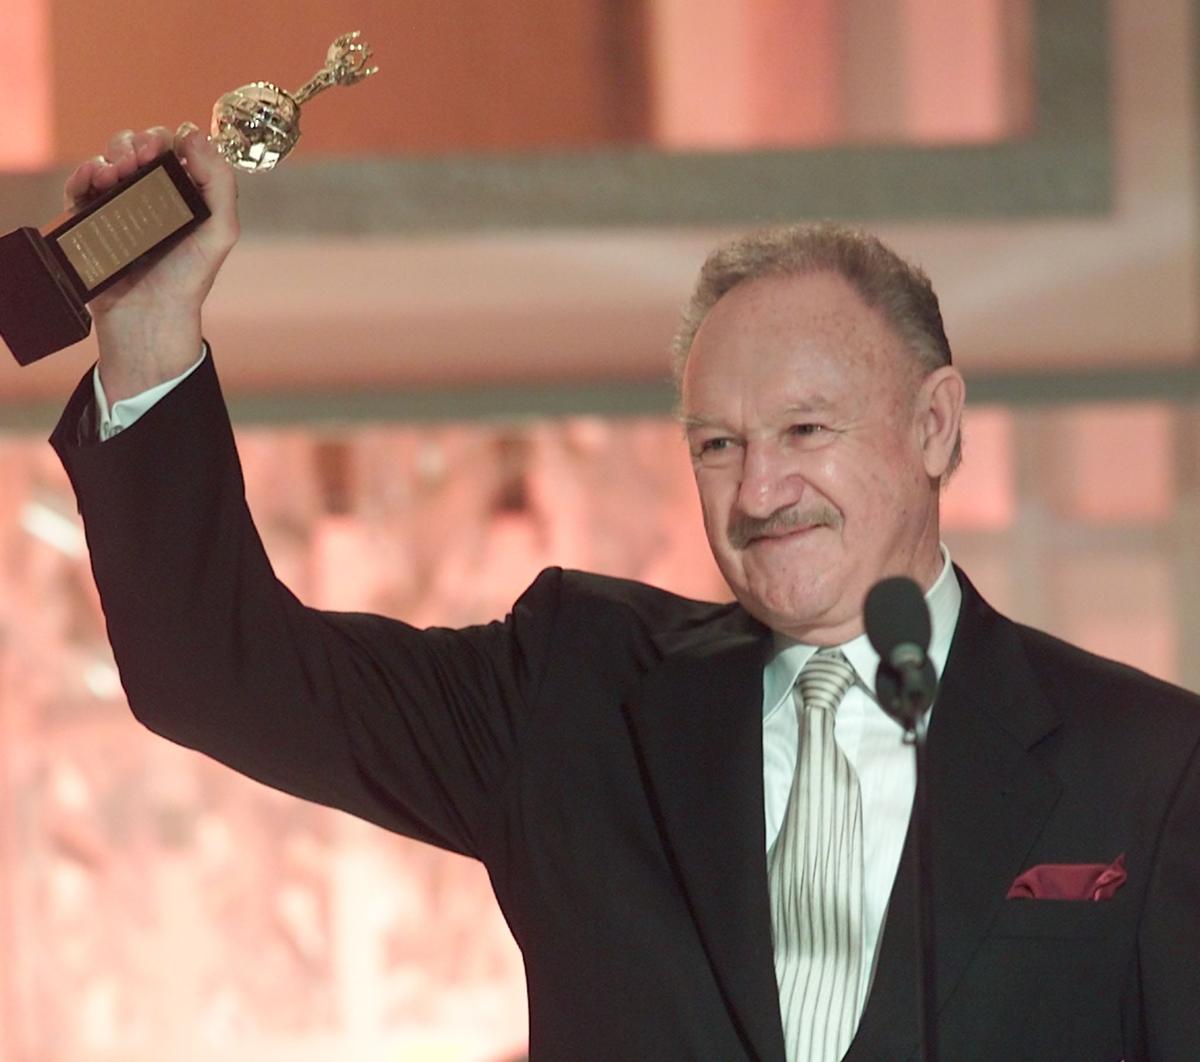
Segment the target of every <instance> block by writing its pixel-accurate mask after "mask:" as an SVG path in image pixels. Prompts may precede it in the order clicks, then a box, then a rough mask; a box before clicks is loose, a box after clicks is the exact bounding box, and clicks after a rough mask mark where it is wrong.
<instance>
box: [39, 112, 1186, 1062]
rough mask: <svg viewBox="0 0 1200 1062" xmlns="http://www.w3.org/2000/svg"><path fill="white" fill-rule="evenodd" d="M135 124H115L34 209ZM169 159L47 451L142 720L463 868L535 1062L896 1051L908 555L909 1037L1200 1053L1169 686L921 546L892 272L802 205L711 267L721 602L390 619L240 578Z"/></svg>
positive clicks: (927, 448)
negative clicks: (917, 638)
mask: <svg viewBox="0 0 1200 1062" xmlns="http://www.w3.org/2000/svg"><path fill="white" fill-rule="evenodd" d="M170 142H171V141H170V137H169V135H168V134H167V133H166V131H165V130H151V131H148V132H146V133H144V134H140V135H139V136H137V137H133V136H132V134H123V135H120V136H118V137H117V138H114V141H113V142H112V143H111V144H110V146H109V150H108V153H107V158H105V159H97V160H92V161H90V162H88V163H85V164H84V165H83V166H81V167H80V168H79V169H78V170H77V171H76V172H75V173H74V174H73V175H72V177H71V178H70V179H69V181H68V185H67V192H68V196H69V198H70V199H72V200H74V201H78V200H80V199H84V198H86V197H87V196H89V195H91V194H94V193H95V192H96V191H100V190H103V189H104V188H106V187H111V185H112V184H113V183H114V182H115V181H116V180H118V179H119V178H120V177H121V176H123V175H125V174H126V173H128V172H131V171H132V169H133V168H134V167H135V166H136V165H137V164H138V163H139V162H142V161H146V160H147V159H148V158H150V157H153V155H154V154H156V153H157V152H158V151H160V150H163V149H164V148H166V147H167V146H169V144H170ZM177 148H178V150H179V151H180V153H181V155H182V157H183V158H184V160H185V162H186V164H187V166H188V168H189V171H190V173H191V175H192V177H193V178H194V179H195V180H196V181H197V183H198V185H199V186H200V187H201V189H202V190H203V192H204V194H205V196H206V198H207V199H208V201H209V204H210V207H211V208H212V212H213V217H212V219H211V221H209V222H207V223H206V224H205V225H204V226H202V227H201V228H200V229H199V230H197V232H196V233H195V234H194V235H193V236H192V237H190V238H189V240H188V241H187V242H185V243H184V244H182V245H180V247H179V248H177V249H175V250H173V251H172V252H171V253H170V254H169V255H168V256H167V257H166V258H164V259H163V260H162V261H161V262H159V263H157V264H156V265H155V266H153V267H152V268H151V269H150V270H149V271H148V272H146V273H145V274H144V275H143V276H141V277H139V278H137V279H136V280H132V281H130V282H128V283H126V284H125V285H124V286H123V287H122V289H121V290H117V289H113V291H112V292H111V293H108V294H106V296H105V297H104V299H103V300H102V301H101V303H100V305H98V306H97V307H96V308H97V323H98V334H99V338H100V345H101V346H100V349H101V353H100V362H99V370H98V376H97V377H96V378H94V379H93V378H92V377H90V376H89V378H88V379H86V380H85V381H84V383H83V384H82V385H81V387H80V389H79V390H78V391H77V392H76V394H75V396H74V397H73V399H72V401H71V404H70V406H69V407H68V409H67V411H66V413H65V414H64V417H63V420H62V421H61V422H60V425H59V427H58V429H57V430H56V432H55V436H54V443H55V446H56V447H57V449H58V451H59V453H60V454H61V456H62V458H63V460H64V463H65V465H66V467H67V469H68V471H69V473H70V475H71V478H72V481H73V483H74V485H75V488H76V491H77V493H78V495H79V499H80V507H81V511H82V512H83V515H84V521H85V525H86V528H87V532H88V539H89V542H90V544H91V550H92V563H93V568H94V571H95V574H96V579H97V583H98V585H99V587H100V591H101V594H102V597H103V600H104V606H105V611H106V615H107V618H108V622H109V630H110V635H111V639H112V643H113V648H114V651H115V653H116V657H117V661H118V663H119V665H120V668H121V675H122V679H123V681H124V683H125V686H126V690H127V692H128V694H129V701H130V705H131V707H132V709H133V711H134V713H135V714H136V715H137V716H138V718H140V719H141V720H143V721H144V722H145V723H146V724H147V725H148V726H150V727H152V728H154V729H155V730H157V731H159V732H161V733H163V734H165V735H167V736H169V737H170V738H172V739H173V740H176V741H179V742H181V743H183V744H186V745H189V746H193V747H195V748H199V749H202V750H204V751H205V752H207V753H208V754H210V755H212V756H214V757H216V758H218V759H220V760H222V761H224V762H226V763H228V764H230V765H231V766H233V767H235V768H236V769H238V770H241V771H244V772H245V773H247V774H249V775H251V776H252V777H255V778H258V779H260V780H262V781H264V782H266V783H268V784H270V785H274V786H277V787H279V788H281V789H284V790H286V791H289V792H292V793H295V794H297V795H300V796H303V797H306V798H308V799H311V800H316V801H320V802H322V803H326V804H330V805H332V806H336V807H340V808H343V809H345V810H347V811H349V812H351V813H353V814H357V815H360V816H362V817H364V818H366V819H369V820H371V821H373V822H376V823H378V824H380V825H382V826H384V827H386V828H388V829H393V830H396V831H398V832H401V833H405V834H407V835H410V836H413V837H417V838H420V839H423V840H426V841H429V842H432V843H435V844H439V845H442V846H444V847H446V848H449V849H451V850H454V851H458V852H463V853H467V854H470V855H472V856H475V857H476V858H479V859H480V860H482V861H483V862H484V864H485V865H486V866H487V868H488V871H489V873H490V875H491V880H492V882H493V885H494V887H495V891H496V895H497V898H498V900H499V902H500V905H501V908H502V909H503V911H504V913H505V916H506V917H507V919H508V921H509V924H510V925H511V927H512V929H513V933H514V935H515V936H516V938H517V941H518V943H519V944H520V946H521V948H522V950H523V953H524V957H525V962H526V971H527V978H528V984H529V1001H530V1030H531V1032H530V1037H531V1045H530V1046H531V1057H532V1058H534V1059H541V1060H570V1062H580V1060H591V1059H596V1060H606V1062H608V1060H614V1059H622V1060H624V1059H629V1060H640V1059H647V1060H655V1062H658V1060H664V1062H665V1060H673V1059H704V1060H719V1062H725V1060H735V1059H763V1060H771V1062H782V1060H784V1059H795V1060H800V1059H803V1060H808V1059H813V1060H816V1059H821V1060H824V1059H836V1058H839V1057H842V1056H843V1055H844V1057H845V1058H846V1059H850V1060H858V1062H864V1060H881V1062H893V1060H897V1059H906V1058H912V1057H915V1054H916V1051H917V1018H916V993H915V977H916V969H915V957H914V955H915V946H914V939H913V937H914V934H913V926H912V911H913V906H914V902H915V896H914V891H913V890H914V873H913V866H912V863H913V859H912V853H911V849H910V847H909V845H908V844H907V842H906V831H907V822H908V818H909V812H910V808H911V804H912V796H913V775H912V765H911V761H910V757H909V753H908V751H907V750H906V749H905V748H904V747H903V746H902V745H901V743H900V733H899V730H898V728H896V727H895V726H894V724H892V723H891V722H890V721H889V720H888V719H887V718H886V717H885V716H884V715H883V713H882V711H881V710H880V709H879V707H878V705H877V704H875V702H874V699H873V697H872V695H871V693H870V684H871V680H872V678H873V676H874V669H875V665H876V664H877V663H878V658H877V657H875V655H874V654H873V652H872V650H871V648H870V646H869V645H868V644H867V642H866V639H865V637H864V636H863V634H862V615H861V614H862V604H863V598H864V596H865V594H866V592H867V590H868V589H869V587H870V586H871V585H872V584H873V583H874V582H875V581H876V580H878V579H880V578H882V577H884V576H889V575H897V574H899V575H907V576H910V577H911V578H913V579H915V580H916V581H917V582H918V583H919V584H920V586H921V587H922V589H923V590H925V592H926V597H927V600H928V602H929V605H930V609H931V614H932V616H933V625H934V637H933V644H932V646H931V656H932V657H933V659H934V661H935V663H936V664H937V665H938V668H939V670H940V671H941V672H942V685H941V689H940V693H939V696H938V699H937V702H936V703H935V705H934V707H933V709H932V717H931V727H930V757H931V762H932V778H931V781H930V786H931V793H932V802H933V810H934V820H935V821H934V831H935V842H934V849H935V850H934V853H933V856H934V867H935V871H936V874H937V894H936V899H937V931H938V988H939V993H938V1003H939V1017H940V1022H941V1048H942V1057H943V1058H944V1059H952V1060H959V1059H968V1060H992V1059H995V1060H1001V1059H1005V1060H1008V1059H1012V1058H1021V1059H1027V1060H1028V1059H1044V1060H1046V1062H1062V1060H1064V1059H1072V1060H1073V1059H1080V1060H1083V1059H1088V1060H1092V1059H1095V1060H1105V1062H1107V1060H1112V1062H1116V1060H1117V1059H1120V1058H1125V1059H1127V1060H1134V1059H1153V1060H1155V1062H1175V1060H1179V1062H1183V1060H1185V1059H1186V1060H1189V1062H1194V1060H1195V1059H1196V1058H1200V1008H1198V1007H1197V1006H1196V1003H1197V1001H1200V845H1198V844H1197V840H1198V837H1197V830H1198V825H1197V824H1200V751H1198V750H1200V711H1197V708H1198V707H1200V704H1198V702H1197V698H1195V697H1194V696H1192V695H1190V694H1187V693H1185V692H1184V691H1182V690H1179V689H1176V688H1173V687H1170V686H1167V685H1166V684H1164V683H1160V682H1157V681H1155V680H1153V679H1150V678H1149V677H1147V676H1145V675H1141V674H1139V673H1137V672H1134V671H1133V670H1131V669H1129V668H1125V667H1122V666H1120V665H1117V664H1114V663H1111V662H1108V661H1103V660H1100V659H1098V658H1096V657H1093V656H1090V655H1088V654H1086V653H1083V652H1082V651H1080V650H1077V649H1074V648H1072V647H1070V646H1067V645H1065V644H1064V643H1061V642H1058V641H1057V640H1055V639H1053V638H1050V637H1049V636H1047V635H1044V634H1041V633H1038V632H1036V631H1032V630H1029V629H1027V628H1024V627H1020V626H1018V625H1015V624H1013V623H1011V622H1010V621H1008V620H1006V619H1004V618H1003V617H1001V616H999V615H997V614H996V613H995V612H994V611H992V610H991V609H990V608H989V607H988V606H987V605H986V604H985V603H984V602H983V601H982V600H981V599H980V598H979V595H978V594H977V593H976V592H975V591H974V589H973V588H972V587H971V585H970V583H969V582H968V581H967V579H966V577H965V576H964V575H963V574H962V573H961V572H958V571H957V570H956V569H954V568H953V567H952V566H951V565H950V564H949V561H948V556H947V555H946V553H945V551H944V550H943V549H942V548H941V547H940V545H939V536H938V497H939V490H940V486H941V482H942V480H943V479H944V477H945V476H946V475H948V474H949V472H950V471H951V470H952V468H953V465H954V463H955V461H956V460H957V455H958V434H959V420H960V416H961V410H962V404H963V384H962V380H961V377H960V376H959V374H958V372H957V371H956V370H955V369H954V368H953V367H952V366H951V365H950V352H949V347H948V345H947V344H946V341H945V336H944V333H943V331H942V325H941V318H940V314H939V311H938V308H937V300H936V297H935V296H934V294H933V292H932V289H931V288H930V287H929V284H928V281H927V280H926V279H925V278H924V275H923V274H921V273H920V272H919V271H917V270H915V269H913V268H912V267H910V266H908V265H907V264H905V263H904V262H903V261H901V260H900V259H899V258H897V257H896V256H895V255H894V254H893V253H892V252H890V251H888V250H887V249H886V248H885V247H883V246H882V245H881V244H880V243H879V242H878V241H876V240H874V239H872V238H869V237H865V236H862V235H860V234H855V233H850V232H846V231H844V230H839V229H835V228H832V227H815V228H794V229H788V230H781V231H779V232H776V233H773V234H765V235H761V236H756V237H752V238H748V239H747V240H744V241H740V242H737V243H735V244H733V245H731V246H729V247H727V248H724V249H721V250H719V251H718V252H716V253H715V254H714V255H713V256H712V257H711V258H710V260H709V262H708V263H707V264H706V266H705V270H704V272H703V273H702V275H701V281H700V285H699V287H698V289H697V292H696V296H695V298H694V300H693V304H692V307H691V309H690V311H689V313H688V315H687V316H686V317H685V321H684V325H683V328H682V329H681V332H680V336H679V339H678V342H677V356H678V357H679V360H680V368H681V380H682V408H683V414H684V418H685V423H686V426H687V436H688V444H689V446H690V448H691V452H692V456H693V460H694V463H695V471H696V480H697V485H698V488H699V491H700V497H701V502H702V508H703V512H704V521H705V526H706V529H707V533H708V537H709V541H710V543H711V545H712V548H713V551H714V554H715V556H716V558H717V561H718V563H719V565H720V567H721V570H722V572H723V573H724V575H725V577H726V578H727V580H728V581H729V584H730V586H731V587H732V588H733V591H734V593H735V595H736V597H737V603H736V604H733V605H724V606H721V605H709V604H702V603H698V602H692V601H686V600H683V599H681V598H678V597H675V596H674V595H671V594H668V593H665V592H662V591H658V590H655V589H652V588H649V587H646V586H642V585H639V584H636V583H630V582H625V581H621V580H614V579H605V578H600V577H597V576H591V575H587V574H584V573H572V572H562V571H558V570H551V571H547V572H544V573H543V574H542V575H541V576H540V577H539V578H538V579H537V581H536V582H535V583H534V584H533V585H532V586H531V587H530V588H529V589H528V590H527V591H526V593H525V594H524V595H523V596H522V597H521V599H520V600H519V601H518V602H517V603H516V605H515V606H514V608H513V610H512V612H511V614H510V615H509V617H508V618H507V619H506V620H505V621H504V622H502V623H493V624H489V625H487V626H483V627H476V628H469V629H466V630H459V631H451V630H440V629H431V630H428V631H418V630H415V629H413V628H411V627H408V626H406V625H404V624H402V623H399V622H396V621H393V620H388V619H384V618H382V617H378V616H365V615H338V614H324V613H318V612H314V611H312V610H309V609H307V608H305V607H304V606H303V605H302V604H301V603H299V602H298V601H296V599H295V598H294V597H293V596H292V595H291V594H290V593H288V591H287V590H286V589H285V588H284V587H282V586H280V585H279V584H278V583H277V582H276V580H275V579H274V576H273V574H272V572H271V570H270V566H269V563H268V561H267V558H266V557H265V555H264V553H263V550H262V547H261V544H260V542H259V540H258V537H257V534H256V532H255V530H254V528H253V525H252V523H251V521H250V518H249V515H248V513H247V510H246V507H245V502H244V499H243V497H242V485H241V479H240V474H239V470H238V465H237V457H236V453H235V450H234V447H233V442H232V433H231V431H230V428H229V424H228V420H227V418H226V415H225V412H224V408H223V404H222V402H221V398H220V392H219V389H218V385H217V382H216V376H215V372H214V369H213V365H212V359H211V358H210V357H208V356H207V355H202V356H201V358H200V360H199V361H198V362H197V360H196V358H197V352H198V351H200V350H201V346H202V341H201V328H200V308H201V305H202V303H203V299H204V296H205V294H206V293H207V291H208V289H209V288H210V287H211V284H212V280H213V278H214V277H215V275H216V272H217V270H218V269H219V267H220V264H221V262H222V261H223V259H224V257H225V255H226V254H227V253H228V251H229V249H230V248H231V247H232V246H233V243H234V241H235V240H236V237H237V221H236V211H235V204H234V198H235V197H234V190H233V180H232V175H231V174H229V173H228V172H226V170H225V169H224V168H223V167H222V165H221V164H220V163H219V162H218V161H217V159H216V157H215V155H214V153H213V152H212V151H211V149H209V148H208V147H207V146H206V145H205V143H204V141H203V140H202V138H200V137H199V136H198V135H196V134H195V132H192V133H190V134H186V135H183V136H181V137H180V138H178V143H177ZM135 421H136V422H135ZM118 433H119V434H118ZM101 439H103V440H105V441H100V440H101Z"/></svg>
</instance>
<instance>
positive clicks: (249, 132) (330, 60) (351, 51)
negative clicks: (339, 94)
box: [212, 31, 379, 173]
mask: <svg viewBox="0 0 1200 1062" xmlns="http://www.w3.org/2000/svg"><path fill="white" fill-rule="evenodd" d="M370 59H371V49H370V47H369V46H368V45H367V44H365V43H363V42H362V41H360V40H359V33H358V32H357V31H355V32H354V33H345V34H343V35H342V36H340V37H339V38H338V39H337V40H336V41H334V42H333V44H331V45H330V46H329V52H328V54H327V55H326V56H325V65H324V66H323V67H322V68H321V69H320V70H318V71H317V72H316V73H315V74H314V75H313V76H312V77H311V78H309V79H308V81H306V82H305V83H304V84H303V85H302V86H301V87H300V88H299V89H297V90H296V91H295V92H285V91H284V90H283V89H281V88H279V86H278V85H272V84H271V83H270V82H269V81H255V82H254V83H253V84H250V85H243V86H242V87H241V88H239V89H234V90H233V91H232V92H227V93H225V95H224V96H222V97H221V98H220V99H219V100H217V102H216V104H215V105H214V106H213V115H212V139H213V143H214V144H215V145H216V147H217V150H218V151H219V152H220V154H221V157H222V158H223V159H224V160H225V161H226V162H228V163H229V165H231V166H234V167H236V168H237V169H239V170H242V171H244V172H246V173H264V172H266V171H267V170H270V169H273V168H274V166H275V164H276V163H277V162H279V161H280V160H281V159H282V158H284V157H285V156H286V155H287V154H288V152H290V151H291V150H292V148H293V147H295V146H296V141H297V140H299V139H300V107H301V105H302V104H304V103H306V102H307V101H308V100H310V99H312V97H313V96H315V95H317V93H319V92H324V91H325V90H326V89H327V88H332V87H333V86H334V85H356V84H358V82H360V81H362V80H364V79H365V78H368V77H370V76H371V75H372V74H374V73H375V72H376V71H378V69H379V67H377V66H370V65H369V62H370Z"/></svg>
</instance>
